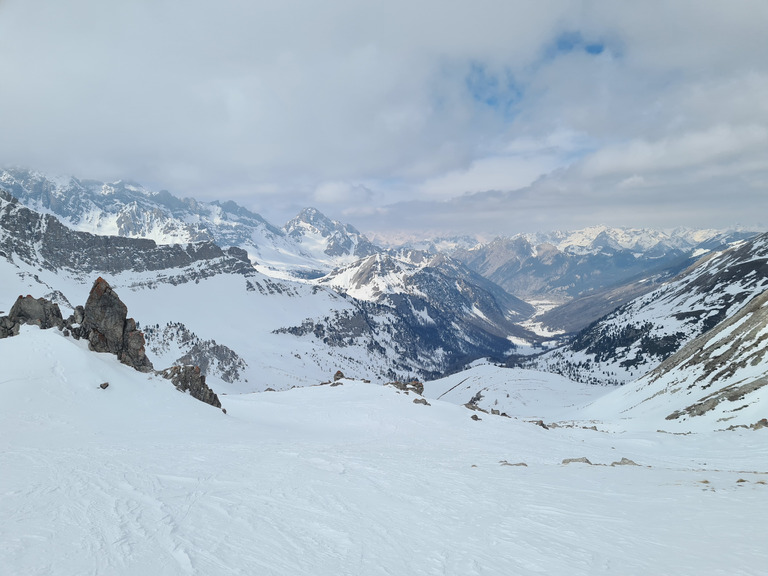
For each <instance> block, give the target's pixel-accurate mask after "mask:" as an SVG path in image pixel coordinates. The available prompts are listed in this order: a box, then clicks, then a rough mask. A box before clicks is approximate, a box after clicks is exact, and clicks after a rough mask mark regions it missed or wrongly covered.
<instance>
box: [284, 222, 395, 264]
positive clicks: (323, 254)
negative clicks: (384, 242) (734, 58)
mask: <svg viewBox="0 0 768 576" xmlns="http://www.w3.org/2000/svg"><path fill="white" fill-rule="evenodd" d="M283 229H284V230H285V233H286V234H287V235H288V236H289V237H290V238H293V239H294V240H296V241H297V242H298V244H299V245H300V246H301V248H302V250H303V251H305V252H306V253H308V254H310V255H312V256H313V257H314V258H315V259H316V260H317V261H318V262H322V263H324V264H326V265H327V266H328V267H330V268H334V267H336V266H339V265H344V264H348V263H350V262H353V261H355V260H358V259H360V258H365V257H366V256H370V255H371V254H376V253H377V252H380V251H381V248H379V247H378V246H374V245H373V244H372V243H371V242H370V241H368V239H367V238H366V237H365V236H363V235H362V234H361V233H360V232H359V231H358V230H357V229H355V228H354V227H353V226H350V225H349V224H342V223H341V222H338V221H337V220H331V219H330V218H328V217H327V216H325V215H324V214H322V213H321V212H320V211H318V210H317V209H316V208H305V209H304V210H302V211H301V212H300V213H299V214H298V216H296V218H294V219H293V220H290V221H289V222H288V223H287V224H286V225H285V226H284V227H283Z"/></svg>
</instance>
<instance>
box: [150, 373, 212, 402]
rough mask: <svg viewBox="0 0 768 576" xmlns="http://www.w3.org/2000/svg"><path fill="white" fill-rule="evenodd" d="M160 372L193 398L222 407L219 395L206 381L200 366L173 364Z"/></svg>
mask: <svg viewBox="0 0 768 576" xmlns="http://www.w3.org/2000/svg"><path fill="white" fill-rule="evenodd" d="M159 374H160V375H161V376H162V377H163V378H165V379H167V380H170V381H171V382H172V383H173V385H174V386H176V389H177V390H179V391H180V392H189V395H190V396H192V397H193V398H197V399H198V400H200V401H201V402H205V403H206V404H210V405H211V406H215V407H216V408H221V402H220V401H219V397H218V396H217V395H216V393H215V392H214V391H213V390H211V389H210V388H209V387H208V385H207V384H206V383H205V375H204V374H202V373H201V372H200V367H199V366H171V367H170V368H166V369H165V370H163V371H162V372H159Z"/></svg>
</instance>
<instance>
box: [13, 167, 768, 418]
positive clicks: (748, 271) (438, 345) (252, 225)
mask: <svg viewBox="0 0 768 576" xmlns="http://www.w3.org/2000/svg"><path fill="white" fill-rule="evenodd" d="M0 187H1V188H2V189H4V191H0V268H1V269H2V272H3V278H4V286H6V287H8V288H10V289H11V290H10V293H15V292H39V291H42V294H43V295H45V296H46V297H48V298H50V299H52V300H53V301H55V302H56V303H58V304H59V305H61V306H64V307H65V308H66V307H68V308H73V305H72V304H71V302H77V301H80V300H82V299H83V298H82V297H80V296H79V295H81V294H82V293H83V291H84V290H86V289H87V287H88V286H89V285H90V283H91V282H92V280H93V277H94V276H95V275H104V276H105V277H107V278H108V279H109V280H110V282H111V283H112V285H114V286H115V287H116V289H119V290H121V292H122V293H123V294H126V290H127V291H128V292H127V294H126V295H125V296H124V298H125V300H126V302H128V303H129V306H130V307H131V309H132V310H135V311H136V312H135V315H136V317H137V320H138V321H139V324H140V326H141V327H142V329H143V330H144V332H145V334H146V339H147V349H148V353H149V354H151V355H154V356H155V357H157V358H158V359H159V360H162V362H164V363H166V364H171V363H173V362H176V361H181V362H182V363H192V364H195V365H198V366H203V367H205V370H206V371H207V372H208V375H209V377H210V378H211V379H212V382H213V383H214V384H216V385H218V386H219V387H220V388H222V389H223V390H232V391H243V390H259V389H261V390H263V389H266V388H273V389H283V388H289V387H291V386H295V385H308V384H311V383H313V382H317V381H321V380H323V379H324V378H328V377H330V375H332V374H333V373H335V372H337V371H341V372H343V373H345V374H347V375H350V376H353V377H357V378H365V379H373V380H378V381H382V380H386V379H404V380H407V379H409V378H412V377H417V378H422V379H423V378H437V377H440V376H444V375H447V374H450V373H453V372H456V371H460V370H462V369H463V368H465V367H467V366H469V365H470V364H471V363H472V362H473V361H475V360H477V359H480V358H490V359H492V360H493V361H495V362H496V363H497V364H499V365H501V364H507V365H521V366H523V367H525V368H526V369H529V370H530V369H533V370H538V371H544V372H550V373H556V374H560V375H562V376H564V377H567V378H569V379H571V380H573V381H576V382H582V383H585V384H601V385H617V384H625V383H628V382H631V381H633V380H635V379H637V378H640V377H641V376H643V375H645V374H646V373H648V372H650V371H651V370H653V369H654V368H656V367H657V366H659V364H661V363H662V362H663V361H664V360H665V359H667V358H669V357H670V356H673V355H674V354H675V353H677V352H678V351H679V350H680V349H681V348H683V347H684V346H685V345H686V344H687V343H688V342H690V341H691V340H694V339H695V338H697V337H699V336H700V335H702V334H704V333H706V332H707V331H708V330H710V329H712V328H714V327H715V326H716V325H718V324H719V323H720V322H722V321H725V320H727V319H728V318H730V317H733V316H734V315H735V314H737V313H738V311H739V310H740V309H741V308H742V307H743V306H744V305H745V304H746V303H747V302H748V301H749V300H751V299H752V298H755V297H757V296H758V295H760V294H761V293H762V291H763V290H765V289H766V287H768V286H766V280H765V279H766V277H768V274H766V270H765V269H764V268H765V266H766V258H767V256H766V250H767V249H766V243H767V242H766V239H765V238H766V237H765V236H756V237H754V238H751V239H746V238H749V237H750V233H749V232H746V231H729V232H723V231H715V230H698V231H697V230H683V229H679V230H675V231H671V232H660V231H654V230H640V229H637V230H636V229H611V228H607V227H603V226H596V227H592V228H589V229H585V230H580V231H575V232H570V233H565V232H554V233H548V234H526V235H522V234H521V235H516V236H512V237H507V238H497V239H495V240H492V241H491V242H487V243H476V244H475V245H470V244H471V242H470V239H468V238H456V239H450V238H443V239H440V240H436V241H434V242H432V243H430V244H429V245H420V246H416V245H413V244H405V245H403V246H400V247H397V246H389V247H386V248H385V247H382V246H378V245H376V244H374V243H373V242H371V241H369V240H368V239H367V238H366V237H365V236H364V235H363V234H361V233H360V232H359V231H358V230H357V229H355V228H354V227H353V226H351V225H348V224H343V223H340V222H338V221H334V220H332V219H330V218H328V217H326V216H325V215H323V214H322V213H320V212H319V211H318V210H316V209H313V208H307V209H305V210H303V211H301V212H300V213H299V214H298V215H297V216H296V217H295V218H294V219H292V220H290V221H289V222H288V223H286V224H285V226H282V227H277V226H274V225H272V224H270V223H269V222H267V221H266V220H265V219H264V218H262V217H261V216H259V215H258V214H256V213H254V212H251V211H249V210H247V209H245V208H243V207H241V206H238V205H237V204H235V203H233V202H220V201H215V202H208V203H204V202H198V201H196V200H193V199H189V198H186V199H179V198H176V197H175V196H173V195H171V194H170V193H168V192H167V191H160V192H153V191H150V190H148V189H146V188H144V187H142V186H140V185H138V184H136V183H128V182H114V183H104V182H97V181H93V180H80V179H77V178H59V179H56V178H49V177H47V176H45V175H43V174H40V173H37V172H34V171H29V170H23V169H6V170H4V171H2V172H0ZM9 302H10V299H9ZM553 347H554V349H553ZM547 349H549V350H548V351H547ZM542 350H544V351H545V353H543V354H541V353H539V354H533V355H531V353H532V352H534V353H536V352H541V351H542ZM672 411H674V410H672ZM672 411H671V412H672Z"/></svg>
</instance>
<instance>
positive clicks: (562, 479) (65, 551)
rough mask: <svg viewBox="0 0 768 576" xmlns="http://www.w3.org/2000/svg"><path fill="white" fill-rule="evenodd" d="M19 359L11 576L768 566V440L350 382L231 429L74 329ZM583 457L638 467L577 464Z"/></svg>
mask: <svg viewBox="0 0 768 576" xmlns="http://www.w3.org/2000/svg"><path fill="white" fill-rule="evenodd" d="M0 357H1V358H2V359H3V375H2V377H0V394H1V395H2V397H3V400H4V401H3V402H2V403H0V470H2V471H3V473H2V474H0V517H2V519H3V520H2V522H0V565H1V566H2V567H3V571H4V572H6V573H8V574H48V575H51V576H58V575H70V574H110V575H114V576H121V575H133V574H158V575H182V574H206V575H209V576H218V575H225V574H226V575H229V574H263V575H266V576H271V575H285V574H291V575H312V576H324V575H326V574H327V575H331V574H332V575H334V576H335V575H339V574H348V575H353V574H354V575H357V574H371V575H377V574H382V575H384V574H412V575H423V574H448V575H461V576H467V575H479V574H541V573H545V574H569V575H587V574H590V575H591V574H617V573H618V574H662V573H674V574H678V575H697V576H698V575H700V574H740V575H758V574H760V573H762V572H763V571H764V568H765V565H766V562H768V551H767V550H766V548H765V546H764V544H765V542H764V530H763V525H764V518H765V515H766V513H768V484H766V480H768V474H766V472H768V444H766V443H765V442H764V441H763V440H761V438H762V436H761V434H760V432H759V431H758V432H752V431H743V432H729V433H720V434H707V435H694V436H673V435H665V434H656V433H626V434H604V433H599V432H594V431H591V430H581V429H556V430H544V429H543V428H540V427H538V426H534V425H531V424H528V423H525V422H522V421H518V420H513V419H507V418H501V417H490V416H485V415H484V416H483V418H482V420H480V421H473V420H471V419H470V417H469V415H470V414H471V413H470V412H469V411H468V410H466V409H465V408H463V407H458V406H454V405H451V404H448V403H445V402H442V401H431V406H422V405H419V404H414V403H413V402H412V400H413V396H412V395H406V394H404V393H398V391H397V390H395V389H393V388H390V387H379V386H374V385H368V384H363V383H357V382H350V381H344V382H343V384H342V385H341V386H337V387H330V386H320V387H313V388H303V389H296V390H291V391H287V392H278V393H262V394H254V395H243V396H231V395H230V396H223V397H222V401H223V405H224V407H225V408H226V409H227V414H226V415H225V414H223V413H222V412H221V411H220V410H217V409H215V408H212V407H211V406H208V405H205V404H202V403H200V402H197V401H195V400H194V399H192V398H190V397H188V396H185V395H183V394H181V393H179V392H177V391H176V390H175V389H173V387H172V386H171V385H170V384H169V383H168V382H167V381H164V380H161V379H158V378H156V377H152V376H148V375H143V374H139V373H137V372H134V371H132V370H131V369H130V368H127V367H125V366H122V365H120V364H118V363H117V361H116V360H115V359H114V358H113V357H111V356H109V355H100V354H95V353H91V352H88V351H87V350H86V349H85V347H84V344H83V343H77V342H74V341H72V340H68V339H65V338H64V337H63V336H61V335H60V334H59V333H58V332H56V331H51V330H49V331H40V330H38V329H36V328H25V329H24V330H23V331H22V334H21V335H20V336H18V337H15V338H9V339H6V340H1V341H0ZM104 381H108V382H109V383H110V386H109V387H108V388H107V389H106V390H101V389H99V384H100V383H101V382H104ZM581 456H586V457H587V458H589V460H590V461H591V462H593V463H594V464H611V463H612V462H614V461H619V460H620V459H621V458H622V457H626V458H628V459H631V460H633V461H635V462H637V463H638V464H640V466H631V465H628V466H615V467H611V466H597V465H593V466H589V465H586V464H567V465H563V464H561V462H562V460H563V459H565V458H575V457H581ZM521 462H524V463H525V464H526V466H507V465H505V463H509V464H516V463H521Z"/></svg>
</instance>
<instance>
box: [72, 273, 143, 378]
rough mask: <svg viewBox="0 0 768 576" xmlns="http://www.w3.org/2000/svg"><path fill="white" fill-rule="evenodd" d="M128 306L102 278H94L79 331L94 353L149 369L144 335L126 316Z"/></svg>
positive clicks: (141, 370) (141, 369)
mask: <svg viewBox="0 0 768 576" xmlns="http://www.w3.org/2000/svg"><path fill="white" fill-rule="evenodd" d="M127 316H128V308H127V307H126V305H125V304H124V303H123V301H122V300H120V297H119V296H118V295H117V293H116V292H115V291H114V290H112V287H111V286H110V285H109V284H108V283H107V281H106V280H104V279H103V278H102V277H99V278H97V279H96V282H94V284H93V288H91V293H90V294H89V295H88V301H87V302H86V303H85V308H84V310H83V323H82V328H81V334H82V335H84V336H85V337H86V338H87V339H88V343H89V348H90V349H91V350H93V351H95V352H110V353H111V354H115V355H116V356H117V357H118V359H119V360H120V362H122V363H123V364H127V365H128V366H131V367H133V368H135V369H136V370H138V371H140V372H150V371H151V370H152V369H153V366H152V362H150V360H149V358H147V355H146V353H145V350H144V335H143V334H142V333H141V332H140V331H138V330H137V329H136V322H135V321H134V319H133V318H128V317H127Z"/></svg>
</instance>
